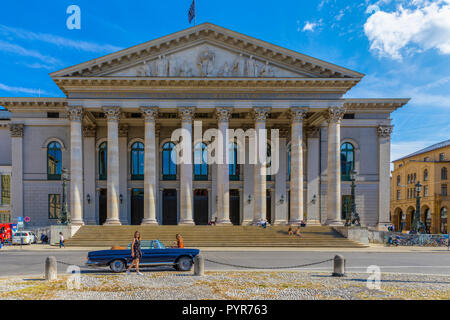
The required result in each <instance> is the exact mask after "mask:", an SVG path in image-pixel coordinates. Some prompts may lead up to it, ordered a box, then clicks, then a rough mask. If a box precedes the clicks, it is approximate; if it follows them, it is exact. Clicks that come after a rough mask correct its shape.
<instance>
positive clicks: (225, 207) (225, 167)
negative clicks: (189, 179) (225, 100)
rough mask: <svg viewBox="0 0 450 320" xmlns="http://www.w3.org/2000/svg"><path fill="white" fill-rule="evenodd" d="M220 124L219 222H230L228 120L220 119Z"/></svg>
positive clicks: (218, 170) (218, 166)
mask: <svg viewBox="0 0 450 320" xmlns="http://www.w3.org/2000/svg"><path fill="white" fill-rule="evenodd" d="M218 126H219V132H220V133H221V136H222V139H223V140H222V141H223V142H222V163H219V164H217V223H218V224H230V223H231V222H230V177H229V172H230V168H229V163H227V161H226V159H227V153H228V152H229V142H228V136H227V129H228V121H227V120H224V119H222V120H220V121H219V124H218ZM230 160H231V159H230ZM236 165H238V164H236Z"/></svg>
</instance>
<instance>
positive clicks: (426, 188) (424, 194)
mask: <svg viewBox="0 0 450 320" xmlns="http://www.w3.org/2000/svg"><path fill="white" fill-rule="evenodd" d="M423 196H424V197H428V186H424V187H423Z"/></svg>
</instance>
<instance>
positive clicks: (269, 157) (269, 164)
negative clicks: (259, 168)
mask: <svg viewBox="0 0 450 320" xmlns="http://www.w3.org/2000/svg"><path fill="white" fill-rule="evenodd" d="M266 156H267V159H266V162H267V171H266V180H267V181H270V180H272V170H271V169H272V150H271V149H270V144H267V155H266Z"/></svg>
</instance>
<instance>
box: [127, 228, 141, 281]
mask: <svg viewBox="0 0 450 320" xmlns="http://www.w3.org/2000/svg"><path fill="white" fill-rule="evenodd" d="M131 258H132V261H131V264H130V266H129V267H128V269H127V274H130V270H131V268H133V265H134V266H136V272H137V274H138V275H140V276H142V273H140V272H139V260H141V258H142V251H141V234H140V233H139V231H136V232H135V233H134V239H133V243H132V244H131Z"/></svg>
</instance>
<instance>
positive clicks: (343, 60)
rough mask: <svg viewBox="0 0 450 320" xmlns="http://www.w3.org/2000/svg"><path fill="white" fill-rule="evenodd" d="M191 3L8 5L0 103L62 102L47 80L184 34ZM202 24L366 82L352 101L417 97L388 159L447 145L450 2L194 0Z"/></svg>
mask: <svg viewBox="0 0 450 320" xmlns="http://www.w3.org/2000/svg"><path fill="white" fill-rule="evenodd" d="M190 3H191V0H165V1H156V0H146V1H144V0H133V1H129V2H126V1H123V0H120V1H119V0H109V1H99V0H97V1H92V0H91V1H85V0H71V1H65V0H52V1H50V0H40V1H28V0H15V1H7V2H6V3H5V2H3V3H2V4H1V5H0V6H1V7H0V8H1V10H0V96H5V97H14V96H26V97H28V96H29V97H33V96H38V95H39V92H40V94H41V96H63V94H62V92H60V91H59V89H58V88H57V86H56V85H55V84H54V83H53V81H52V80H51V79H50V77H49V75H48V73H50V72H53V71H56V70H59V69H62V68H64V67H68V66H71V65H74V64H77V63H81V62H84V61H86V60H89V59H93V58H96V57H99V56H102V55H105V54H107V53H111V52H114V51H116V50H118V49H122V48H127V47H130V46H133V45H136V44H139V43H142V42H146V41H149V40H152V39H154V38H157V37H160V36H164V35H166V34H169V33H172V32H176V31H179V30H182V29H185V28H188V27H189V26H190V25H189V23H188V21H187V11H188V9H189V6H190ZM72 4H75V5H78V6H79V7H80V9H81V30H69V29H67V27H66V19H67V17H68V16H69V15H68V14H67V13H66V10H67V7H68V6H69V5H72ZM202 22H212V23H215V24H217V25H220V26H223V27H225V28H229V29H232V30H235V31H238V32H241V33H244V34H247V35H249V36H253V37H256V38H259V39H262V40H265V41H268V42H272V43H274V44H277V45H280V46H283V47H286V48H289V49H292V50H295V51H298V52H301V53H304V54H307V55H310V56H313V57H316V58H319V59H323V60H326V61H329V62H331V63H335V64H337V65H341V66H343V67H347V68H350V69H353V70H355V71H359V72H362V73H364V74H365V75H366V76H365V78H364V79H363V80H362V81H361V82H360V83H359V84H358V85H357V86H356V87H355V88H354V89H353V90H351V91H350V92H349V93H348V94H347V95H346V97H352V98H354V97H363V98H392V97H400V98H404V97H409V98H411V99H412V100H411V102H410V103H409V104H408V105H407V106H406V107H404V108H402V109H399V110H397V111H396V112H394V113H393V114H392V119H393V123H394V125H395V128H394V133H393V136H392V160H394V159H396V158H398V157H400V156H403V155H405V154H408V153H410V152H413V151H416V150H417V149H420V148H422V147H425V146H428V145H430V144H433V143H436V142H439V141H442V140H446V139H450V112H449V111H450V63H449V62H450V0H435V1H429V0H409V1H406V0H363V1H348V0H347V1H346V0H309V1H300V0H278V1H269V0H259V1H252V0H248V1H242V0H240V1H237V0H227V1H223V0H197V24H199V23H202Z"/></svg>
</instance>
